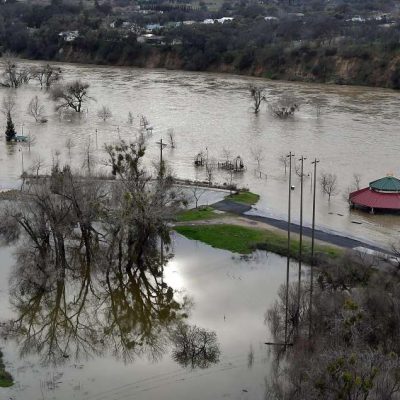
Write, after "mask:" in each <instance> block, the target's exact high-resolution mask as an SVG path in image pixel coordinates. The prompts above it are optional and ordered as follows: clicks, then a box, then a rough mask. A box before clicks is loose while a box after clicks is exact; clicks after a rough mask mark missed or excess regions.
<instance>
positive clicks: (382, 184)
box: [349, 176, 400, 214]
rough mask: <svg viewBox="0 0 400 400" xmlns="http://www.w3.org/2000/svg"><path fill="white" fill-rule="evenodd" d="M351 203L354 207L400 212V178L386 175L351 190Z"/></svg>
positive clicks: (372, 210)
mask: <svg viewBox="0 0 400 400" xmlns="http://www.w3.org/2000/svg"><path fill="white" fill-rule="evenodd" d="M349 203H350V206H351V207H352V208H355V207H357V208H360V209H365V210H369V211H370V213H371V214H374V213H375V211H378V210H379V211H383V212H393V211H395V212H399V211H400V179H397V178H395V177H393V176H386V177H384V178H381V179H377V180H376V181H372V182H370V184H369V186H368V187H366V188H364V189H360V190H356V191H355V192H351V193H350V194H349Z"/></svg>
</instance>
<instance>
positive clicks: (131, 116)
mask: <svg viewBox="0 0 400 400" xmlns="http://www.w3.org/2000/svg"><path fill="white" fill-rule="evenodd" d="M133 120H134V118H133V114H132V112H131V111H129V112H128V124H131V125H132V124H133Z"/></svg>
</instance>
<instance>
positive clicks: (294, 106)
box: [269, 95, 299, 119]
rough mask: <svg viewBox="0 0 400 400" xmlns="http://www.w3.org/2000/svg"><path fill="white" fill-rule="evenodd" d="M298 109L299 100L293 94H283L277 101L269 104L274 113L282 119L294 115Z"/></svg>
mask: <svg viewBox="0 0 400 400" xmlns="http://www.w3.org/2000/svg"><path fill="white" fill-rule="evenodd" d="M298 109H299V103H298V100H296V99H295V98H294V97H293V96H291V95H284V96H281V97H280V98H279V99H278V100H277V101H276V102H274V103H271V104H270V105H269V110H270V111H271V113H272V115H274V116H275V117H278V118H282V119H286V118H288V117H291V116H293V115H294V113H295V112H296V111H297V110H298Z"/></svg>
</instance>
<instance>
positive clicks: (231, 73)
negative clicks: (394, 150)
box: [0, 55, 399, 93]
mask: <svg viewBox="0 0 400 400" xmlns="http://www.w3.org/2000/svg"><path fill="white" fill-rule="evenodd" d="M1 58H2V57H0V59H1ZM17 58H18V59H19V60H21V61H22V62H33V63H48V64H55V65H61V64H69V65H71V66H75V65H78V66H80V67H87V68H89V67H92V66H96V67H98V68H110V67H111V68H123V69H138V70H148V71H174V72H185V73H190V74H210V75H221V76H232V77H241V78H248V79H249V80H258V81H264V82H274V83H280V82H281V83H291V84H299V85H301V84H304V85H313V86H321V87H323V86H327V87H345V88H346V87H348V88H359V89H369V90H384V91H388V92H391V93H393V92H398V91H399V90H398V89H395V88H390V87H387V86H379V85H375V86H371V85H360V84H358V83H354V84H351V83H343V84H341V83H336V82H334V81H331V80H326V81H324V82H317V81H314V80H307V79H271V78H268V77H265V76H259V75H254V74H248V73H245V72H243V73H241V72H235V71H223V70H217V69H211V70H210V69H209V70H189V69H184V68H171V67H165V66H139V65H127V64H123V63H121V64H119V63H114V64H107V63H100V64H99V63H96V62H95V61H93V62H89V61H86V62H81V61H74V60H54V59H39V58H26V57H19V55H17Z"/></svg>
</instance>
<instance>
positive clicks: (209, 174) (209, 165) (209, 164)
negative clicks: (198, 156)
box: [206, 159, 216, 186]
mask: <svg viewBox="0 0 400 400" xmlns="http://www.w3.org/2000/svg"><path fill="white" fill-rule="evenodd" d="M215 164H216V163H215V161H214V160H212V159H211V160H207V161H206V179H207V182H208V186H211V183H212V180H213V177H214V172H215Z"/></svg>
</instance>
